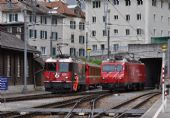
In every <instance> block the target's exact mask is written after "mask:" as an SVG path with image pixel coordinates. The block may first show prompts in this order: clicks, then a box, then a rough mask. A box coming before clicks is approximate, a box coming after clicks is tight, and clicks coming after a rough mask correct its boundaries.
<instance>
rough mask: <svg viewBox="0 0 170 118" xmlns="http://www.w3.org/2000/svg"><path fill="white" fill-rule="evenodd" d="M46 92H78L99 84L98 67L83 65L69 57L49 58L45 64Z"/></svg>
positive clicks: (99, 70)
mask: <svg viewBox="0 0 170 118" xmlns="http://www.w3.org/2000/svg"><path fill="white" fill-rule="evenodd" d="M44 69H45V70H44V85H45V90H46V91H52V92H59V91H78V90H84V89H86V88H89V87H90V86H96V85H98V84H100V81H101V76H100V72H101V69H100V66H96V65H92V64H89V63H85V62H83V61H80V60H77V59H73V58H71V57H69V56H58V57H57V58H55V59H54V58H49V59H47V60H46V62H45V68H44Z"/></svg>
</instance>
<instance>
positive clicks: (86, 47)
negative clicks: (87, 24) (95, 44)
mask: <svg viewBox="0 0 170 118" xmlns="http://www.w3.org/2000/svg"><path fill="white" fill-rule="evenodd" d="M87 49H88V33H87V32H86V46H85V53H86V54H85V56H86V59H87V58H88V52H87Z"/></svg>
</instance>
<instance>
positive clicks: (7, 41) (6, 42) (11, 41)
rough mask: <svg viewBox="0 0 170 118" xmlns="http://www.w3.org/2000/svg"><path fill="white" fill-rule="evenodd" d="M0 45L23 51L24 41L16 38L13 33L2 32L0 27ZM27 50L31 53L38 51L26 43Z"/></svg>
mask: <svg viewBox="0 0 170 118" xmlns="http://www.w3.org/2000/svg"><path fill="white" fill-rule="evenodd" d="M0 47H1V48H6V49H12V50H18V51H24V41H23V40H21V39H19V38H17V37H16V36H15V35H12V34H10V33H7V32H4V31H2V30H1V29H0ZM27 51H28V52H31V53H39V51H37V50H35V49H34V48H33V47H31V46H29V45H27Z"/></svg>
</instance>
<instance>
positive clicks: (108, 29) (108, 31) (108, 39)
mask: <svg viewBox="0 0 170 118" xmlns="http://www.w3.org/2000/svg"><path fill="white" fill-rule="evenodd" d="M107 43H108V52H107V58H108V59H109V58H110V28H109V27H108V28H107Z"/></svg>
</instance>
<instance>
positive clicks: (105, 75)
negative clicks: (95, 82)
mask: <svg viewBox="0 0 170 118" xmlns="http://www.w3.org/2000/svg"><path fill="white" fill-rule="evenodd" d="M101 68H102V69H101V76H102V80H101V84H102V88H103V89H106V90H121V89H126V90H127V89H128V90H132V89H133V90H134V89H135V90H136V89H143V88H144V82H145V80H146V74H145V65H144V64H143V63H140V62H137V61H135V62H134V61H127V60H125V59H123V60H116V61H115V60H110V61H104V62H102V64H101Z"/></svg>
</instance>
